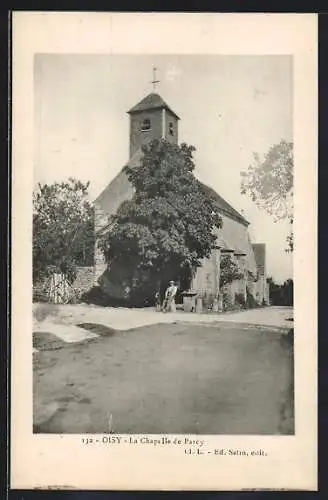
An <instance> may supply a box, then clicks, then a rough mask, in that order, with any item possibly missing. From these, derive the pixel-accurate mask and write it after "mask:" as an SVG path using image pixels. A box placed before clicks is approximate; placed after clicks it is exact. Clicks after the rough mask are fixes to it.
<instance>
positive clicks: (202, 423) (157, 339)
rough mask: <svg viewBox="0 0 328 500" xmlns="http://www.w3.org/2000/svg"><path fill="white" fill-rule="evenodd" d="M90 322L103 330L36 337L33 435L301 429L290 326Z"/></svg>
mask: <svg viewBox="0 0 328 500" xmlns="http://www.w3.org/2000/svg"><path fill="white" fill-rule="evenodd" d="M84 326H85V328H88V329H91V330H92V331H94V332H96V333H98V334H100V335H101V336H100V337H99V338H98V339H96V340H91V341H88V342H84V343H82V344H71V345H69V344H64V343H62V342H60V341H57V342H56V339H54V338H53V336H51V335H50V336H49V338H48V340H47V336H46V335H43V336H42V335H41V336H40V337H39V338H36V339H35V347H37V348H39V349H41V350H40V351H39V352H38V353H36V354H35V355H34V432H41V433H78V434H79V433H108V432H114V433H154V434H163V433H171V434H177V433H180V434H292V433H293V432H294V416H293V349H292V342H290V341H288V338H287V336H286V333H279V332H278V331H277V330H274V329H268V328H264V327H252V326H248V327H247V326H245V325H238V324H232V323H225V324H223V323H222V324H220V325H216V326H214V325H197V324H189V325H188V324H167V325H165V324H164V325H163V324H162V325H153V326H146V327H142V328H136V329H134V330H130V331H125V332H115V331H113V330H111V329H106V327H103V326H102V327H101V326H99V325H98V326H97V325H90V324H89V325H84Z"/></svg>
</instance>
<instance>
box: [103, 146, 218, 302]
mask: <svg viewBox="0 0 328 500" xmlns="http://www.w3.org/2000/svg"><path fill="white" fill-rule="evenodd" d="M194 150H195V148H194V147H193V146H188V145H186V144H182V145H181V146H178V145H174V144H171V143H169V142H166V141H164V140H162V141H158V140H154V141H152V142H151V143H150V144H149V145H147V146H145V147H143V156H142V160H141V165H140V166H138V168H130V167H125V173H126V174H127V176H128V179H129V181H130V182H131V183H132V185H133V187H134V190H135V194H134V197H133V199H132V200H129V201H126V202H123V203H122V205H121V206H120V207H119V209H118V211H117V213H116V215H115V216H113V217H112V220H111V225H110V229H109V230H108V232H107V233H106V234H105V236H104V238H103V240H102V242H101V247H102V249H103V251H104V254H105V256H106V259H107V261H108V262H109V263H110V267H111V269H115V268H116V269H122V270H124V273H125V276H126V277H127V278H128V279H129V281H130V283H131V285H132V286H134V287H137V288H138V286H137V285H136V283H140V288H141V289H145V288H147V286H149V293H153V289H154V286H156V287H157V286H158V287H160V285H161V284H162V285H163V284H167V281H168V280H169V279H175V280H179V279H180V278H181V275H182V274H183V275H184V280H185V281H186V282H187V281H188V276H189V275H190V272H189V271H190V270H191V272H194V271H195V270H196V268H197V267H199V266H200V265H201V260H202V259H203V258H204V257H209V256H210V253H211V251H212V249H213V248H214V247H215V243H216V236H215V232H214V230H215V228H219V227H221V223H222V220H221V217H220V215H219V213H218V208H217V205H216V202H215V200H214V199H213V198H212V197H211V196H209V195H208V194H207V193H206V192H205V190H204V187H203V186H202V184H201V183H200V182H199V181H198V180H197V179H196V178H195V176H194V175H193V170H194V168H195V165H194V162H193V156H192V155H193V152H194ZM151 290H152V292H151ZM140 293H141V292H140Z"/></svg>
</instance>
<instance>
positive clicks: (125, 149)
mask: <svg viewBox="0 0 328 500" xmlns="http://www.w3.org/2000/svg"><path fill="white" fill-rule="evenodd" d="M153 66H156V67H157V68H158V69H157V75H156V76H157V79H158V80H160V83H159V85H158V87H157V89H156V92H158V93H159V94H160V95H161V96H162V97H163V99H164V100H165V101H166V102H167V104H168V105H169V106H170V107H171V108H172V109H173V110H174V111H175V112H176V113H177V114H178V115H179V117H180V118H181V120H180V122H179V142H180V143H181V142H186V143H188V144H192V145H194V146H195V147H196V152H195V154H194V159H195V164H196V169H195V174H196V175H197V177H198V178H199V179H200V180H201V181H202V182H204V183H206V184H208V185H210V186H211V187H212V188H214V189H215V190H216V191H217V192H218V193H219V194H220V195H221V196H222V197H223V198H225V199H226V200H227V201H228V202H229V203H230V204H231V205H232V206H233V207H234V208H236V209H237V210H238V211H241V212H242V213H243V215H244V217H246V219H247V220H248V221H249V222H250V226H249V232H250V236H251V239H252V241H253V242H254V243H265V244H266V253H267V274H268V276H273V277H274V279H275V280H276V281H278V282H282V281H284V280H285V279H288V278H291V277H292V256H291V255H290V254H287V253H286V252H285V248H286V235H287V233H288V224H287V222H286V221H282V222H279V223H275V222H274V221H273V218H272V217H270V216H268V215H267V214H266V213H265V212H264V211H263V210H259V209H258V208H257V206H256V205H255V203H253V202H252V201H251V200H250V199H249V198H248V197H247V196H245V195H244V196H243V195H241V193H240V179H241V178H240V172H241V171H243V170H245V169H247V167H248V166H249V164H250V163H251V162H252V158H253V153H254V152H257V153H259V154H260V156H263V155H264V154H265V153H266V152H267V151H268V149H269V148H270V147H271V146H272V145H273V144H275V143H278V142H280V140H282V139H285V140H287V141H292V140H293V123H292V117H293V109H292V106H293V88H292V57H290V56H267V55H266V56H257V55H256V56H255V55H252V56H236V55H233V56H231V55H202V56H199V55H195V56H194V55H183V56H179V55H132V56H129V55H116V54H115V55H75V54H72V55H67V54H60V55H59V54H58V55H57V54H38V55H36V56H35V60H34V186H36V185H37V183H51V182H54V181H62V180H65V179H67V178H68V177H75V178H78V179H80V180H82V181H90V188H89V193H90V196H91V198H92V199H94V198H96V197H97V195H98V194H100V192H101V191H102V190H103V189H104V188H105V187H106V185H107V184H108V183H109V182H110V181H111V180H112V179H113V178H114V177H115V175H116V174H117V173H118V172H119V171H120V170H121V169H122V167H123V166H124V165H125V164H126V162H127V161H128V159H129V115H128V114H127V111H128V110H129V109H130V108H131V107H132V106H134V105H135V104H137V103H138V102H139V101H140V100H141V99H142V98H143V97H145V96H146V95H147V94H148V93H149V92H151V91H152V84H151V80H152V77H153V74H152V67H153Z"/></svg>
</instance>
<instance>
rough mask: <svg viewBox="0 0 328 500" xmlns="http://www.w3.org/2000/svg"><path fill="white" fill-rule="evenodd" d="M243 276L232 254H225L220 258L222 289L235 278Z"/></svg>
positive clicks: (238, 278)
mask: <svg viewBox="0 0 328 500" xmlns="http://www.w3.org/2000/svg"><path fill="white" fill-rule="evenodd" d="M242 278H243V274H242V273H241V271H240V269H239V266H238V265H237V264H236V263H235V262H233V260H232V258H231V257H230V255H224V256H223V257H221V260H220V290H222V289H223V288H224V287H226V286H227V285H229V284H230V283H232V282H233V281H234V280H240V279H242Z"/></svg>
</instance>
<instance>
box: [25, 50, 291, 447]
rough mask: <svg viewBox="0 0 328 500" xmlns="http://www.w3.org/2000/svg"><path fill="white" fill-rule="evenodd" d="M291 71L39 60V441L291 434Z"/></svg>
mask: <svg viewBox="0 0 328 500" xmlns="http://www.w3.org/2000/svg"><path fill="white" fill-rule="evenodd" d="M293 72H294V58H293V55H292V54H281V53H277V54H264V55H261V54H249V53H247V51H245V53H244V54H243V53H241V54H228V53H227V54H221V53H220V54H210V53H209V54H206V53H204V54H196V53H195V54H186V53H181V54H180V53H179V51H178V48H177V52H176V53H167V54H163V53H161V52H158V53H153V54H146V53H143V54H134V53H130V54H129V53H123V54H121V53H110V52H108V54H106V53H98V54H97V53H92V54H89V53H85V54H83V53H73V52H69V53H62V52H60V51H58V52H57V53H56V52H51V53H46V52H44V53H43V52H39V53H35V54H34V57H33V193H31V195H32V200H31V202H32V205H33V227H32V247H33V249H32V250H33V257H32V260H33V272H32V273H31V283H30V287H31V289H32V290H33V294H32V296H33V303H32V304H31V309H32V311H33V326H32V335H31V343H32V344H33V347H32V349H33V356H32V358H31V362H32V363H33V434H42V435H47V434H60V435H65V434H86V435H87V434H93V435H95V434H106V435H112V434H113V435H117V434H118V435H121V434H125V435H129V434H130V435H136V434H142V435H143V436H144V438H143V439H145V440H147V439H150V438H147V435H164V434H175V435H186V434H187V435H196V437H197V436H200V437H201V436H203V435H211V436H213V435H214V436H216V435H227V436H228V435H229V436H231V435H243V436H245V435H250V436H276V435H279V436H294V435H295V417H296V416H297V415H295V413H296V411H295V401H294V392H295V390H294V309H293V307H294V286H293V285H294V266H293V257H294V130H293V123H294V79H293ZM197 439H198V438H197ZM230 451H231V450H230ZM232 452H234V450H232ZM236 453H237V452H236Z"/></svg>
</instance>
